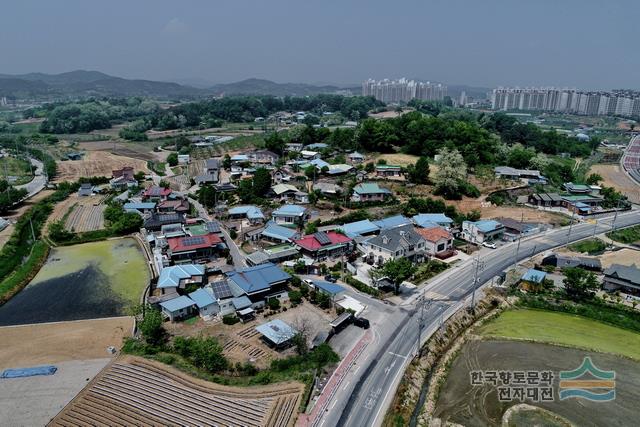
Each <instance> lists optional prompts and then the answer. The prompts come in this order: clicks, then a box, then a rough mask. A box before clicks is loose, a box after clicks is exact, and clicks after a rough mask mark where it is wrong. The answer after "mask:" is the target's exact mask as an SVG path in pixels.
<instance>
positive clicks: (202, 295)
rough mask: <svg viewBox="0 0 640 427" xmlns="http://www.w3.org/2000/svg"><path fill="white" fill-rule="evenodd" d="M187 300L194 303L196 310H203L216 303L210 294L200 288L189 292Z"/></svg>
mask: <svg viewBox="0 0 640 427" xmlns="http://www.w3.org/2000/svg"><path fill="white" fill-rule="evenodd" d="M189 298H191V299H192V300H193V302H195V303H196V305H197V306H198V308H204V307H206V306H208V305H211V304H215V302H216V301H215V300H214V299H213V297H212V296H211V294H210V293H209V292H207V291H206V290H204V289H202V288H201V289H198V290H196V291H194V292H191V293H190V294H189Z"/></svg>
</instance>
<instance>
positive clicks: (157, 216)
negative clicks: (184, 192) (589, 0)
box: [143, 212, 186, 231]
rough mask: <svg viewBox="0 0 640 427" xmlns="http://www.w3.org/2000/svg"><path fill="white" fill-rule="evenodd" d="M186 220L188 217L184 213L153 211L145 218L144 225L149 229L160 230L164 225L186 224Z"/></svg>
mask: <svg viewBox="0 0 640 427" xmlns="http://www.w3.org/2000/svg"><path fill="white" fill-rule="evenodd" d="M185 222H186V219H185V217H184V215H183V214H179V213H169V214H161V213H157V212H151V215H150V216H149V217H148V218H145V220H144V223H143V227H144V228H145V229H146V230H148V231H159V230H160V229H161V228H162V226H163V225H167V224H184V223H185Z"/></svg>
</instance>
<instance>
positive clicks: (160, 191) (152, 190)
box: [142, 185, 171, 200]
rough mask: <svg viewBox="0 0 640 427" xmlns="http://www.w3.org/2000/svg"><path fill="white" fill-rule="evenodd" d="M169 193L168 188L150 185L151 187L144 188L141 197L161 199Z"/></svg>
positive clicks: (164, 198)
mask: <svg viewBox="0 0 640 427" xmlns="http://www.w3.org/2000/svg"><path fill="white" fill-rule="evenodd" d="M169 194H171V189H170V188H163V187H158V186H157V185H152V186H151V187H149V188H147V189H146V190H144V193H142V199H161V200H166V199H167V197H169Z"/></svg>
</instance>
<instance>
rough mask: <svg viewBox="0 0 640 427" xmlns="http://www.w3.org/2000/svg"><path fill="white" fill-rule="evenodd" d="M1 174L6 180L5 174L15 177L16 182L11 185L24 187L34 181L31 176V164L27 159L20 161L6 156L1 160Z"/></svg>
mask: <svg viewBox="0 0 640 427" xmlns="http://www.w3.org/2000/svg"><path fill="white" fill-rule="evenodd" d="M0 173H1V174H2V178H4V175H5V173H6V174H7V175H8V176H13V177H15V181H13V182H11V185H22V184H26V183H27V182H29V181H31V180H32V179H33V176H31V163H29V162H28V161H26V160H25V159H19V158H17V157H12V156H4V157H2V159H0Z"/></svg>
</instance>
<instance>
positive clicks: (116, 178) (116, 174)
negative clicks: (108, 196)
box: [109, 166, 138, 190]
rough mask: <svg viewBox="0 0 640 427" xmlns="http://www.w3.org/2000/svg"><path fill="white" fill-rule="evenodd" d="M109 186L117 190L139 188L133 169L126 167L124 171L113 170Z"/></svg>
mask: <svg viewBox="0 0 640 427" xmlns="http://www.w3.org/2000/svg"><path fill="white" fill-rule="evenodd" d="M109 185H111V188H113V189H117V190H122V189H126V188H132V187H135V186H137V185H138V181H136V179H135V178H134V173H133V167H131V166H125V167H123V168H122V169H114V170H112V171H111V180H110V181H109Z"/></svg>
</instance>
